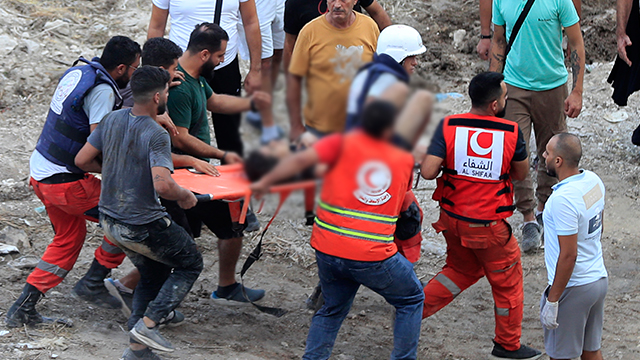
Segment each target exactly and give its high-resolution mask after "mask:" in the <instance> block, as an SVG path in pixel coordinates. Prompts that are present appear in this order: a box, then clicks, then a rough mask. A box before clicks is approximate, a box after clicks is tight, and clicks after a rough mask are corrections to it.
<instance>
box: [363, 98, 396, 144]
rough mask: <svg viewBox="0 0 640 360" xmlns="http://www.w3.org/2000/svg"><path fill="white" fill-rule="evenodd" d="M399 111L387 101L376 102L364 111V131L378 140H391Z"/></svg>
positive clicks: (369, 104) (371, 103) (368, 105)
mask: <svg viewBox="0 0 640 360" xmlns="http://www.w3.org/2000/svg"><path fill="white" fill-rule="evenodd" d="M396 115H397V109H396V107H395V105H393V103H391V102H389V101H386V100H374V101H372V102H370V103H368V104H367V105H366V106H365V107H364V110H363V111H362V130H364V132H365V133H367V134H368V135H369V136H372V137H374V138H376V139H382V140H390V139H391V137H392V136H393V125H394V124H395V120H396Z"/></svg>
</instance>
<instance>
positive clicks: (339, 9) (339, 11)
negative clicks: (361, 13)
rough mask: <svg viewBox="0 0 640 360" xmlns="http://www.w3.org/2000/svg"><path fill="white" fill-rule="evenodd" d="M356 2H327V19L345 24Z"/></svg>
mask: <svg viewBox="0 0 640 360" xmlns="http://www.w3.org/2000/svg"><path fill="white" fill-rule="evenodd" d="M357 1H358V0H327V10H328V13H329V17H331V18H332V19H333V20H335V21H336V22H342V23H344V22H347V21H349V18H350V17H351V13H352V12H353V7H354V6H355V5H356V2H357Z"/></svg>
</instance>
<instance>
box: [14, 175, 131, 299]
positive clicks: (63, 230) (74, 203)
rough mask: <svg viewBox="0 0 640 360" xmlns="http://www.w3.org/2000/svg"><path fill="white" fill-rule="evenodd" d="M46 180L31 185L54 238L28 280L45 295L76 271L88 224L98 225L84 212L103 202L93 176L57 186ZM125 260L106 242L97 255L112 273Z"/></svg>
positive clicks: (97, 183) (113, 246)
mask: <svg viewBox="0 0 640 360" xmlns="http://www.w3.org/2000/svg"><path fill="white" fill-rule="evenodd" d="M45 180H46V179H44V180H43V182H39V181H36V180H34V179H31V181H30V185H31V186H32V187H33V190H34V192H35V193H36V195H37V196H38V198H39V199H40V200H41V201H42V203H43V204H44V206H45V208H46V210H47V214H48V215H49V219H50V220H51V225H52V226H53V230H54V232H55V236H54V237H53V240H52V241H51V243H50V244H49V246H47V249H46V250H45V251H44V254H43V255H42V258H40V262H39V263H38V265H37V266H36V268H35V269H34V270H33V272H31V274H30V275H29V277H28V278H27V283H29V284H31V285H33V286H35V287H36V288H37V289H38V290H40V291H41V292H42V293H46V292H47V291H48V290H49V289H51V288H53V287H55V286H57V285H58V284H60V283H61V282H62V280H63V279H64V278H65V277H66V276H67V274H68V273H69V271H71V269H72V268H73V265H74V264H75V263H76V260H77V259H78V255H80V250H82V245H83V244H84V240H85V236H86V235H87V225H86V223H85V221H86V220H90V221H94V222H97V221H98V219H97V218H94V217H91V216H87V215H85V212H86V211H88V210H91V209H93V208H95V207H96V206H98V201H99V200H100V180H98V179H97V178H96V177H94V176H93V175H85V176H84V178H82V179H80V180H76V181H71V182H63V183H58V184H47V183H45V182H44V181H45ZM124 256H125V255H124V253H123V252H122V250H120V249H119V248H118V247H117V246H115V245H114V244H113V243H111V242H110V241H109V240H107V239H106V238H103V240H102V244H101V245H100V246H99V247H98V248H97V249H96V252H95V257H96V260H98V262H99V263H100V264H101V265H103V266H105V267H107V268H109V269H113V268H115V267H117V266H118V265H120V264H121V263H122V261H123V260H124Z"/></svg>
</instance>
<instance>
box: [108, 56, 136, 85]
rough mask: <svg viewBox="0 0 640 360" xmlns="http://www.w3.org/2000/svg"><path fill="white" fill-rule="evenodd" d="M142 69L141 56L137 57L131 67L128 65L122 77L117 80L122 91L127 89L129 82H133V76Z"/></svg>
mask: <svg viewBox="0 0 640 360" xmlns="http://www.w3.org/2000/svg"><path fill="white" fill-rule="evenodd" d="M139 67H140V55H136V59H135V60H134V61H133V63H131V64H130V65H127V67H126V69H125V70H124V71H123V72H122V75H120V77H118V78H117V79H114V80H115V81H116V84H117V85H118V87H119V88H120V89H124V88H126V87H127V84H128V83H129V80H131V75H133V72H134V71H136V70H137V69H138V68H139Z"/></svg>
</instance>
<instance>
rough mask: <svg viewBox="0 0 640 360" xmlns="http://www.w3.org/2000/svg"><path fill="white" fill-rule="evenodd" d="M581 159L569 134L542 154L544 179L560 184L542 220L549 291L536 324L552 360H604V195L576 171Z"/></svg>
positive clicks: (596, 181)
mask: <svg viewBox="0 0 640 360" xmlns="http://www.w3.org/2000/svg"><path fill="white" fill-rule="evenodd" d="M581 157H582V146H581V145H580V139H579V138H578V137H577V136H576V135H573V134H568V133H561V134H558V135H555V136H554V137H552V138H551V140H550V141H549V143H548V144H547V146H546V150H545V152H544V159H545V164H546V166H545V167H546V170H547V173H548V174H549V176H553V177H556V178H557V179H558V180H559V181H560V182H559V183H557V184H556V185H554V186H553V193H552V194H551V196H550V197H549V200H547V206H546V207H545V208H544V215H543V216H544V244H545V249H544V260H545V264H546V266H547V275H548V277H549V286H547V288H546V290H545V291H544V293H543V294H542V299H541V300H540V320H541V321H542V325H543V326H544V347H545V349H546V350H547V354H548V355H549V357H550V358H551V359H552V360H560V359H574V358H578V357H580V359H582V360H602V353H601V352H600V342H601V340H602V324H603V318H604V298H605V296H606V294H607V285H608V281H607V270H606V269H605V267H604V260H603V259H602V243H601V241H600V240H601V237H602V228H603V224H602V221H603V216H604V194H605V189H604V184H603V183H602V180H600V178H599V177H598V175H596V174H595V173H593V172H591V171H588V170H582V169H580V168H579V167H578V166H579V163H580V158H581Z"/></svg>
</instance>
